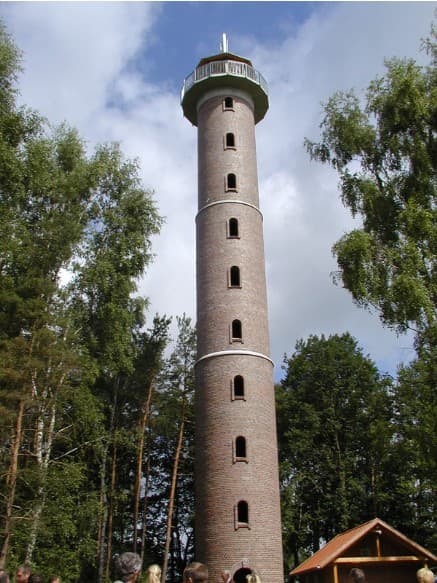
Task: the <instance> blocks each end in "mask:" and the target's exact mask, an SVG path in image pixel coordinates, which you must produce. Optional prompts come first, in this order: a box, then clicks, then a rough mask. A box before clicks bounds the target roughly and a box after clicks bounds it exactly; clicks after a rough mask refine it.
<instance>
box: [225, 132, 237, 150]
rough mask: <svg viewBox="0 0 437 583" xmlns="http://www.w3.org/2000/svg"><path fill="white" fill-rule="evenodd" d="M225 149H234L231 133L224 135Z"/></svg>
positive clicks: (233, 139)
mask: <svg viewBox="0 0 437 583" xmlns="http://www.w3.org/2000/svg"><path fill="white" fill-rule="evenodd" d="M225 143H226V147H227V148H235V136H234V134H233V133H232V132H229V133H227V134H226V142H225Z"/></svg>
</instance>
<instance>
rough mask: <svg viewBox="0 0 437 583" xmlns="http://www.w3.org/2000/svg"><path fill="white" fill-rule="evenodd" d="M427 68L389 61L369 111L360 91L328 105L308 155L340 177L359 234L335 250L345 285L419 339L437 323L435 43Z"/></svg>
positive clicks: (369, 98) (429, 44)
mask: <svg viewBox="0 0 437 583" xmlns="http://www.w3.org/2000/svg"><path fill="white" fill-rule="evenodd" d="M435 39H436V30H435V28H433V29H432V37H431V39H428V41H426V43H425V46H426V49H427V51H428V53H429V55H430V57H431V59H430V64H429V66H428V67H421V66H419V65H418V64H417V63H416V62H415V61H412V60H401V59H397V58H394V59H391V60H387V61H386V63H385V65H386V72H385V75H384V76H382V77H378V78H376V79H375V80H374V81H372V82H371V83H370V85H369V87H368V89H367V92H366V94H365V104H364V105H362V104H361V101H360V99H359V98H358V97H357V96H356V95H355V93H354V92H353V91H350V92H347V93H344V92H337V93H335V94H334V95H333V96H332V97H331V98H330V99H329V100H328V102H327V103H326V104H325V106H324V118H323V120H322V122H321V125H320V127H321V141H320V142H319V143H314V142H311V141H309V140H306V141H305V143H306V147H307V150H308V151H309V153H310V155H311V157H312V158H313V159H315V160H319V161H321V162H324V163H328V164H330V165H331V166H332V167H333V168H334V169H335V170H336V171H337V172H338V174H339V177H340V189H341V197H342V201H343V203H344V204H345V206H347V207H348V208H349V209H350V210H351V212H352V215H353V216H359V217H360V218H361V219H362V227H361V228H357V229H354V230H353V231H351V232H349V233H347V234H345V235H344V236H343V237H342V238H341V239H340V240H339V241H337V242H336V243H335V245H334V246H333V252H334V255H335V256H336V258H337V262H338V266H339V271H338V272H337V273H336V274H335V275H334V279H335V281H341V282H342V283H343V285H344V287H345V288H346V289H348V290H349V291H350V292H351V294H352V296H353V298H354V300H355V301H356V302H357V303H358V305H361V306H364V307H367V308H376V309H377V311H378V312H379V313H380V317H381V319H382V321H383V323H384V324H387V325H390V326H393V327H394V328H395V329H397V330H398V331H405V330H406V329H408V328H413V329H415V331H416V332H417V333H418V334H419V335H421V334H422V333H423V332H425V331H427V330H429V329H430V328H432V327H434V326H435V325H436V301H437V263H436V256H437V224H436V218H437V206H436V189H437V70H436V63H437V45H436V42H435Z"/></svg>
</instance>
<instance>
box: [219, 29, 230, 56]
mask: <svg viewBox="0 0 437 583" xmlns="http://www.w3.org/2000/svg"><path fill="white" fill-rule="evenodd" d="M220 50H221V52H222V53H228V52H229V48H228V37H227V36H226V33H225V32H224V33H223V34H222V42H221V43H220Z"/></svg>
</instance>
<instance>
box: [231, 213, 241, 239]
mask: <svg viewBox="0 0 437 583" xmlns="http://www.w3.org/2000/svg"><path fill="white" fill-rule="evenodd" d="M238 236H239V231H238V219H236V218H234V217H233V218H231V219H229V237H238Z"/></svg>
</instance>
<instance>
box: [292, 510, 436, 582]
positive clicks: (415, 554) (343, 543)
mask: <svg viewBox="0 0 437 583" xmlns="http://www.w3.org/2000/svg"><path fill="white" fill-rule="evenodd" d="M377 531H380V532H381V536H385V537H387V538H390V539H392V540H394V541H395V542H396V543H397V545H398V546H399V547H400V548H402V550H405V553H404V552H402V554H401V555H400V556H398V557H397V559H403V558H404V557H405V560H408V559H410V560H420V561H426V562H429V563H430V564H437V557H436V556H435V555H433V554H432V553H431V552H430V551H428V550H426V549H425V548H423V547H422V546H420V545H419V544H417V543H415V542H414V541H412V540H410V539H409V538H408V537H406V536H405V535H403V534H402V533H400V532H399V531H397V530H396V529H394V528H392V527H391V526H390V525H388V524H387V523H386V522H384V521H383V520H380V519H379V518H374V519H373V520H369V522H365V523H364V524H361V525H360V526H356V527H355V528H351V529H350V530H347V531H345V532H343V533H341V534H338V535H337V536H336V537H334V538H333V539H332V540H330V541H329V542H328V543H327V544H326V545H325V546H324V547H323V548H321V549H320V550H319V551H317V552H316V553H315V554H314V555H312V556H311V557H309V558H308V559H307V560H306V561H304V562H303V563H301V564H300V565H299V566H298V567H296V568H295V569H293V571H291V573H290V575H293V576H295V575H303V574H304V573H309V572H310V571H314V570H319V569H324V568H325V567H327V566H328V565H330V564H332V563H334V562H335V561H337V560H338V559H340V558H342V557H345V556H347V553H348V550H349V549H350V548H351V547H352V546H353V545H354V544H356V543H357V542H359V541H360V539H362V538H363V537H365V536H366V535H368V534H370V533H372V532H377ZM376 559H377V560H378V562H384V561H385V560H387V561H390V560H393V559H394V557H377V558H376ZM368 560H369V562H370V561H372V557H368ZM373 560H375V558H373Z"/></svg>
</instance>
